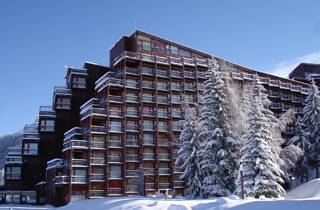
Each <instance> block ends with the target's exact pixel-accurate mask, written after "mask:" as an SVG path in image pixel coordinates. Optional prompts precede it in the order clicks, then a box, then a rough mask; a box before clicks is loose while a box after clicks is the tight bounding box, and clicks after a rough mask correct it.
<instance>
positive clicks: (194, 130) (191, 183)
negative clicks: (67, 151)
mask: <svg viewBox="0 0 320 210" xmlns="http://www.w3.org/2000/svg"><path fill="white" fill-rule="evenodd" d="M198 133H199V125H198V120H197V115H196V111H195V109H194V108H186V110H185V121H184V128H183V130H182V132H181V135H180V142H181V147H180V149H179V151H178V153H177V159H176V162H175V164H176V165H177V166H178V167H179V168H180V169H181V171H182V175H181V178H182V179H184V180H185V181H186V188H187V193H188V196H189V197H191V198H197V197H201V192H202V191H201V188H202V180H201V178H202V177H201V170H200V164H199V162H200V157H199V148H200V142H199V138H198Z"/></svg>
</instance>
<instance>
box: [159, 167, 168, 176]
mask: <svg viewBox="0 0 320 210" xmlns="http://www.w3.org/2000/svg"><path fill="white" fill-rule="evenodd" d="M159 174H165V175H167V174H171V171H170V168H159Z"/></svg>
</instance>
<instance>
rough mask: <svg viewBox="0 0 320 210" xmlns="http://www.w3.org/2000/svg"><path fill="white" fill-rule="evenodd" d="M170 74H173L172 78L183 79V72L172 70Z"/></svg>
mask: <svg viewBox="0 0 320 210" xmlns="http://www.w3.org/2000/svg"><path fill="white" fill-rule="evenodd" d="M170 74H171V77H176V78H182V76H183V74H182V72H181V71H174V70H171V72H170Z"/></svg>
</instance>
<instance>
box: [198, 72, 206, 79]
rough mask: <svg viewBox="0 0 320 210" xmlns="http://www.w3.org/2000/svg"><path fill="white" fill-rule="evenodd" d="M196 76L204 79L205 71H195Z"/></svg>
mask: <svg viewBox="0 0 320 210" xmlns="http://www.w3.org/2000/svg"><path fill="white" fill-rule="evenodd" d="M197 77H198V78H201V79H204V78H205V77H206V72H204V71H197Z"/></svg>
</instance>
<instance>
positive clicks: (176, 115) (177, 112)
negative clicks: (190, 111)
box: [171, 111, 183, 118]
mask: <svg viewBox="0 0 320 210" xmlns="http://www.w3.org/2000/svg"><path fill="white" fill-rule="evenodd" d="M171 116H172V117H179V118H182V117H183V111H172V112H171Z"/></svg>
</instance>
